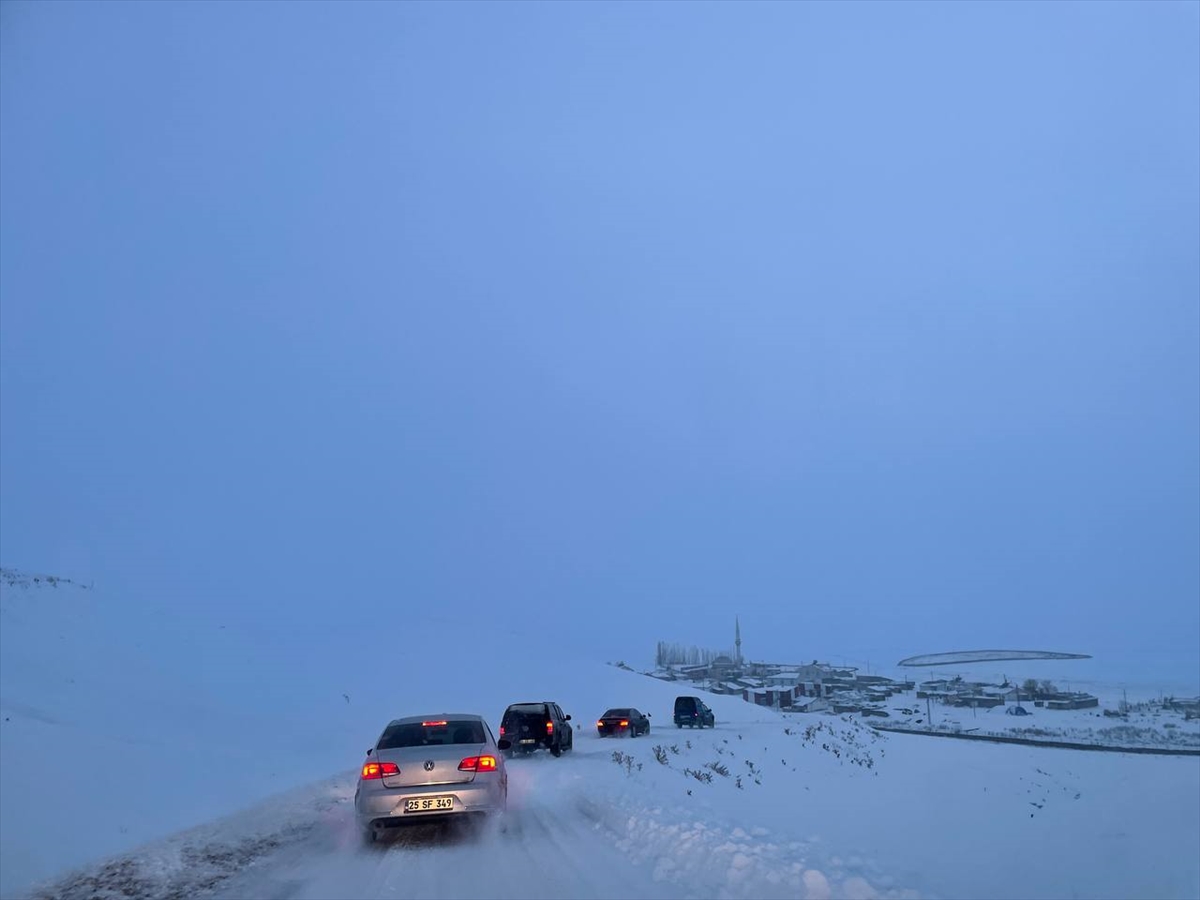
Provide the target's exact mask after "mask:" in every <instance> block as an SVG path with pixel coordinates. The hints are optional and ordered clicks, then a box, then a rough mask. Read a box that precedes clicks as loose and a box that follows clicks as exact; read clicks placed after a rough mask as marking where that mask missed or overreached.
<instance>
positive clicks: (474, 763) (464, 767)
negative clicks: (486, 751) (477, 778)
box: [458, 756, 496, 772]
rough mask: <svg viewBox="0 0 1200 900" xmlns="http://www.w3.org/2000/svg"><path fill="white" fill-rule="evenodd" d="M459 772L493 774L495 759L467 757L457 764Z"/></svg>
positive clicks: (491, 757)
mask: <svg viewBox="0 0 1200 900" xmlns="http://www.w3.org/2000/svg"><path fill="white" fill-rule="evenodd" d="M458 771H460V772H495V771H496V757H494V756H468V757H467V758H466V759H464V760H463V761H462V762H460V763H459V764H458Z"/></svg>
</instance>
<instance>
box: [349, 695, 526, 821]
mask: <svg viewBox="0 0 1200 900" xmlns="http://www.w3.org/2000/svg"><path fill="white" fill-rule="evenodd" d="M507 805H508V773H507V772H506V771H505V768H504V755H503V754H502V753H501V752H500V750H499V748H498V747H497V746H496V739H495V738H494V737H493V736H492V730H491V729H490V728H489V727H488V724H487V722H485V721H484V720H483V717H482V716H476V715H465V714H456V715H446V714H439V715H436V716H409V717H407V718H404V719H396V720H395V721H393V722H389V723H388V726H387V728H385V729H384V730H383V734H381V735H380V736H379V740H378V741H377V742H376V744H375V746H374V747H372V748H371V749H370V750H368V751H367V761H366V762H365V763H363V767H362V772H361V774H360V775H359V779H358V790H357V791H355V793H354V811H355V814H356V816H357V818H358V824H359V827H360V828H361V829H362V831H363V834H364V836H365V837H366V838H367V840H369V841H373V840H374V839H375V838H376V836H377V835H378V833H379V829H381V828H388V827H391V826H395V825H402V824H405V823H407V822H415V821H417V820H419V819H427V818H437V817H443V816H461V815H468V814H471V813H476V814H484V815H486V814H494V813H501V812H504V810H505V808H506V807H507Z"/></svg>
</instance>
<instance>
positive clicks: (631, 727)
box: [596, 706, 650, 737]
mask: <svg viewBox="0 0 1200 900" xmlns="http://www.w3.org/2000/svg"><path fill="white" fill-rule="evenodd" d="M596 731H597V732H599V734H600V737H607V736H610V735H614V734H627V735H629V736H630V737H637V736H638V735H639V734H649V733H650V713H641V712H638V711H637V710H636V709H634V708H633V707H632V706H631V707H620V708H618V709H610V710H609V711H608V712H606V713H605V714H604V715H602V716H601V717H600V718H599V719H598V720H597V721H596Z"/></svg>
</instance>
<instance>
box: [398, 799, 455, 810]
mask: <svg viewBox="0 0 1200 900" xmlns="http://www.w3.org/2000/svg"><path fill="white" fill-rule="evenodd" d="M446 809H454V798H453V797H414V798H413V799H412V800H405V801H404V811H405V812H435V811H437V810H446Z"/></svg>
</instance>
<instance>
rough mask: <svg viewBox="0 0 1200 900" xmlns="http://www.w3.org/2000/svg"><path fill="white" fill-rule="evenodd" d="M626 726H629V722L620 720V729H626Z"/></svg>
mask: <svg viewBox="0 0 1200 900" xmlns="http://www.w3.org/2000/svg"><path fill="white" fill-rule="evenodd" d="M628 726H629V720H628V719H622V720H621V727H622V728H627V727H628Z"/></svg>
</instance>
